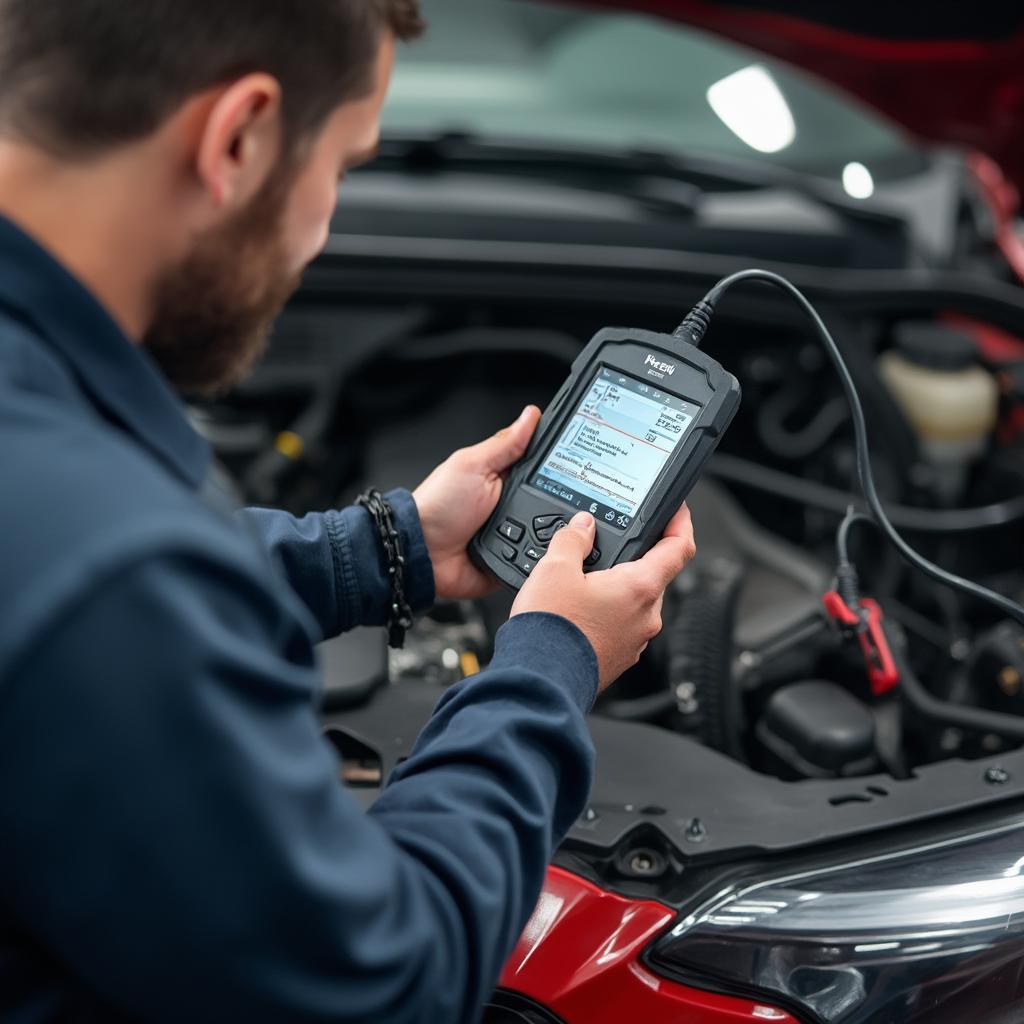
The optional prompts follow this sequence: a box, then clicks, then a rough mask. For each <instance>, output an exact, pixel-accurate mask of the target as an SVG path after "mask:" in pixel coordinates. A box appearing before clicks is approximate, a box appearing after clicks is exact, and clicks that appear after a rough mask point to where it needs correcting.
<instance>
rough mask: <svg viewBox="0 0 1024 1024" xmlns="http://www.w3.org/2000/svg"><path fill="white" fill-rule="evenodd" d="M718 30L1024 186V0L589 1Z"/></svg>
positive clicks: (1021, 186)
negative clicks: (880, 0)
mask: <svg viewBox="0 0 1024 1024" xmlns="http://www.w3.org/2000/svg"><path fill="white" fill-rule="evenodd" d="M588 2H589V3H594V4H605V5H606V6H611V7H622V8H630V9H632V10H645V11H648V12H651V13H654V14H660V15H663V16H665V17H667V18H673V19H675V20H677V21H682V22H685V23H687V24H689V25H695V26H697V27H699V28H703V29H707V30H709V31H711V32H714V33H716V34H718V35H720V36H723V37H724V38H727V39H730V40H733V41H734V42H738V43H742V44H744V45H746V46H750V47H752V48H754V49H756V50H760V51H761V52H763V53H765V54H768V55H769V56H772V57H776V58H779V59H780V60H784V61H788V62H789V63H790V64H794V65H796V66H798V67H801V68H804V69H806V70H807V71H810V72H812V73H814V74H816V75H818V76H820V77H821V78H824V79H827V80H829V81H830V82H833V83H834V84H835V85H837V86H839V87H840V88H842V89H844V90H846V91H847V92H848V93H851V94H853V95H854V96H856V97H858V98H859V99H861V100H863V101H864V102H866V103H867V104H869V105H870V106H873V107H875V108H876V109H878V110H879V111H881V112H882V113H884V114H886V115H888V116H889V117H890V118H891V119H892V120H894V121H897V122H898V123H900V124H902V125H903V126H904V127H905V128H907V129H908V130H909V131H910V132H911V133H912V134H914V135H916V136H918V137H919V138H922V139H927V140H929V141H932V142H946V143H955V144H956V145H959V146H962V147H965V148H967V149H968V150H972V151H975V152H978V153H981V154H984V155H986V156H988V157H990V158H991V159H992V160H994V161H995V162H996V163H997V164H998V165H999V167H1001V168H1002V171H1003V173H1004V174H1005V175H1006V177H1007V178H1008V179H1009V180H1010V181H1011V182H1013V183H1014V184H1015V185H1016V186H1017V187H1018V188H1024V4H1022V3H1020V0H1017V2H1016V3H1007V2H1005V0H1001V2H998V3H996V2H992V0H973V2H971V3H948V4H943V3H935V2H934V0H897V2H895V3H889V4H884V5H882V4H864V3H829V2H827V0H826V2H822V0H780V2H772V0H747V2H736V0H720V2H716V3H711V2H707V0H588Z"/></svg>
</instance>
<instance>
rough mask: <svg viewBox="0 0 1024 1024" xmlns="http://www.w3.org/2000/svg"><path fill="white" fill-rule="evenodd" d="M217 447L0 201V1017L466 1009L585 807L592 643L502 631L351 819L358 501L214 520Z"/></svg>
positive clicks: (363, 568) (421, 1016) (410, 533)
mask: <svg viewBox="0 0 1024 1024" xmlns="http://www.w3.org/2000/svg"><path fill="white" fill-rule="evenodd" d="M439 454H441V453H439ZM208 462H209V453H208V450H207V446H206V444H205V443H204V441H203V440H202V439H201V438H200V437H199V436H198V435H197V434H196V433H195V432H194V431H193V430H192V428H191V427H190V426H189V424H188V422H187V420H186V418H185V417H184V415H183V412H182V406H181V404H180V402H179V400H178V399H177V397H176V396H175V395H174V394H173V393H172V391H171V390H170V389H169V388H168V387H167V385H166V383H165V382H164V380H163V379H162V377H161V376H160V375H159V373H158V372H157V370H156V369H155V367H154V365H153V364H152V362H151V361H150V360H149V358H148V357H147V356H146V354H145V353H144V352H143V351H140V350H139V349H138V348H137V347H136V346H133V345H132V344H131V343H130V342H129V341H128V339H126V338H125V336H124V335H123V334H122V332H121V331H120V330H119V329H118V327H117V325H116V324H115V322H114V321H113V319H112V318H111V317H110V316H109V315H108V314H107V313H106V312H105V311H104V309H103V308H102V307H101V306H100V305H99V303H98V302H97V301H96V300H95V299H94V298H93V296H92V295H91V294H90V293H89V292H88V291H87V290H86V289H85V288H84V287H83V286H82V285H81V284H80V283H79V282H78V281H76V280H75V279H74V278H73V277H72V276H71V275H70V274H69V273H68V272H67V271H66V270H64V269H63V268H62V267H61V266H60V265H59V264H58V263H57V262H56V261H55V260H54V259H53V258H52V257H51V256H50V255H48V254H47V253H46V252H45V251H44V250H43V249H42V248H41V247H39V246H38V245H37V244H36V243H35V242H34V241H32V240H31V239H30V238H28V237H27V236H26V235H25V234H23V233H22V232H21V231H20V230H19V229H18V228H16V227H15V226H14V225H13V224H11V223H10V222H8V221H3V220H0V1020H2V1021H5V1022H7V1021H19V1022H21V1021H25V1022H29V1021H31V1022H44V1021H62V1022H64V1021H70V1022H76V1021H93V1020H96V1021H114V1020H119V1019H138V1018H143V1019H146V1020H154V1021H175V1022H183V1021H189V1022H196V1021H218V1022H228V1021H231V1022H234V1021H239V1022H246V1024H257V1022H261V1021H273V1022H292V1021H294V1022H314V1021H331V1022H336V1024H337V1022H349V1021H360V1022H375V1024H387V1022H398V1021H403V1022H404V1021H419V1022H425V1024H426V1022H429V1024H440V1022H446V1021H472V1020H474V1019H475V1018H476V1017H477V1016H478V1014H479V1007H480V1005H481V1003H482V1002H483V1001H484V1000H485V999H486V997H487V995H488V994H489V991H490V989H491V987H492V986H493V985H494V983H495V980H496V978H497V975H498V973H499V971H500V968H501V964H502V962H503V960H504V958H505V956H506V955H507V954H508V952H509V951H510V950H511V947H512V946H513V944H514V943H515V940H516V937H517V935H518V933H519V931H520V930H521V928H522V926H523V924H524V923H525V921H526V919H527V917H528V916H529V913H530V911H531V909H532V907H533V904H534V902H535V900H536V898H537V894H538V892H539V890H540V886H541V882H542V879H543V874H544V870H545V866H546V864H547V862H548V859H549V857H550V856H551V853H552V851H553V849H554V847H555V845H556V843H557V842H558V840H559V838H560V837H561V836H562V835H563V834H564V832H565V831H566V830H567V829H568V827H569V825H570V823H571V822H572V821H573V820H574V819H575V817H576V816H577V815H578V814H579V813H580V811H581V810H582V808H583V805H584V802H585V800H586V795H587V791H588V788H589V784H590V778H591V770H592V758H593V752H592V748H591V745H590V740H589V736H588V733H587V729H586V725H585V721H584V714H585V712H586V711H587V710H588V709H589V707H590V705H591V703H592V701H593V699H594V696H595V692H596V685H597V666H596V660H595V657H594V652H593V649H592V648H591V647H590V645H589V643H588V642H587V641H586V639H585V637H584V636H583V635H582V633H580V632H579V631H578V630H577V629H576V628H575V627H574V626H573V625H571V624H570V623H568V622H567V621H566V620H564V619H560V618H557V617H555V616H547V615H525V616H520V617H517V618H515V619H513V620H512V621H510V622H509V623H507V624H506V625H505V626H504V627H503V628H502V629H501V630H500V631H499V633H498V640H497V650H496V655H495V658H494V661H493V663H492V665H491V667H490V668H489V669H488V670H487V671H485V672H483V673H482V674H480V675H479V676H476V677H474V678H472V679H469V680H467V681H465V682H463V683H460V684H458V685H457V686H454V687H452V688H451V689H450V690H449V691H447V692H446V694H445V696H444V697H443V699H442V700H441V701H440V703H439V704H438V706H437V708H436V710H435V712H434V715H433V717H432V718H431V720H430V721H429V723H428V725H427V726H426V728H425V729H424V731H423V733H422V735H421V736H420V738H419V740H418V742H417V743H416V746H415V748H414V750H413V753H412V756H411V757H410V758H409V760H408V761H406V762H404V763H403V764H402V765H401V766H400V767H399V768H398V769H397V770H396V771H395V773H394V774H393V775H392V777H391V778H390V780H389V782H388V785H387V787H386V789H385V790H384V792H383V793H382V795H381V796H380V798H379V799H378V800H377V802H376V803H375V805H374V806H373V807H372V809H371V810H370V811H369V813H368V814H364V813H363V812H362V811H361V810H360V809H359V808H358V807H357V805H356V803H355V801H354V800H353V799H352V797H351V796H350V794H349V793H347V792H346V791H345V789H344V788H343V787H342V786H341V785H340V783H339V782H338V767H339V766H338V762H337V758H336V756H335V755H334V753H333V752H332V750H331V749H330V748H329V746H328V745H327V744H326V743H325V742H324V741H323V739H322V738H321V736H320V731H319V727H318V721H317V715H316V699H317V693H318V687H319V685H320V680H319V675H318V671H317V664H316V654H315V646H314V645H315V644H316V643H317V642H318V641H319V640H321V639H323V638H326V637H330V636H333V635H335V634H337V633H339V632H340V631H343V630H345V629H347V628H349V627H352V626H355V625H359V624H379V623H381V622H382V621H383V620H384V618H385V609H386V603H387V593H388V591H387V586H386V583H385V576H384V566H383V565H382V561H381V553H380V550H379V545H378V542H377V539H376V537H375V534H374V532H373V529H372V525H371V522H370V519H369V516H368V514H367V513H366V512H365V511H364V510H362V509H355V508H353V509H346V510H343V511H339V512H327V513H325V514H322V515H310V516H307V517H305V518H304V519H301V520H296V519H294V518H292V517H290V516H288V515H285V514H283V513H280V512H273V511H249V512H244V513H238V514H233V513H231V512H226V511H224V510H223V509H221V508H218V507H217V503H216V502H213V501H211V500H207V499H206V498H204V494H205V488H204V481H205V479H206V476H207V469H208ZM391 500H392V502H393V504H394V506H395V508H396V512H397V516H398V519H399V523H400V529H401V533H402V537H403V541H404V544H405V549H406V551H407V552H408V553H409V567H408V575H409V592H410V596H411V599H412V602H413V604H414V606H415V607H416V608H417V609H420V610H422V609H423V608H425V607H426V606H427V605H429V603H430V602H431V601H432V600H433V586H434V585H433V572H432V569H431V566H430V561H429V558H428V555H427V552H426V548H425V544H424V541H423V536H422V533H421V531H420V527H419V522H418V519H417V515H416V510H415V505H414V503H413V501H412V499H411V496H410V495H409V494H408V492H404V491H396V492H393V493H392V495H391Z"/></svg>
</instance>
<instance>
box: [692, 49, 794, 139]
mask: <svg viewBox="0 0 1024 1024" xmlns="http://www.w3.org/2000/svg"><path fill="white" fill-rule="evenodd" d="M707 96H708V103H710V104H711V109H712V110H713V111H714V112H715V113H716V114H717V115H718V116H719V118H721V120H722V122H723V123H724V124H725V126H726V127H727V128H728V129H729V130H730V131H731V132H732V133H733V134H734V135H736V136H737V137H738V138H740V139H741V140H742V141H743V142H745V143H746V144H747V145H748V146H750V148H751V149H756V150H757V151H758V152H759V153H778V152H779V151H780V150H782V149H785V148H786V147H787V146H789V145H790V144H791V143H792V142H793V140H794V139H795V138H796V124H795V122H794V121H793V113H792V111H791V110H790V109H789V104H788V103H786V98H785V97H784V96H783V95H782V92H781V91H780V90H779V87H778V86H777V85H776V84H775V79H774V78H772V76H771V74H770V73H769V72H768V70H767V69H766V68H764V67H762V66H761V65H760V64H751V65H750V66H749V67H745V68H741V69H740V70H739V71H735V72H733V73H732V74H731V75H726V77H725V78H722V79H719V81H717V82H715V83H714V84H713V85H712V86H710V87H709V88H708V93H707Z"/></svg>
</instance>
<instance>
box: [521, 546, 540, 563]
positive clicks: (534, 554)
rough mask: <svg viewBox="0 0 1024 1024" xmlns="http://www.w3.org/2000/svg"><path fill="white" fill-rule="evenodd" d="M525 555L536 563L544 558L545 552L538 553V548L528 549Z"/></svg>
mask: <svg viewBox="0 0 1024 1024" xmlns="http://www.w3.org/2000/svg"><path fill="white" fill-rule="evenodd" d="M523 554H524V555H526V557H527V558H532V559H533V561H535V562H539V561H540V560H541V559H542V558H543V557H544V552H543V551H538V550H537V548H527V549H526V550H525V551H524V552H523Z"/></svg>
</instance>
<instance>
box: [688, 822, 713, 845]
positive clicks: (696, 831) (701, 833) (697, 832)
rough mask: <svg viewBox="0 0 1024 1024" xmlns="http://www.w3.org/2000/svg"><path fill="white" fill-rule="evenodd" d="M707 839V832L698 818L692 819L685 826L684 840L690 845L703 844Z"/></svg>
mask: <svg viewBox="0 0 1024 1024" xmlns="http://www.w3.org/2000/svg"><path fill="white" fill-rule="evenodd" d="M707 837H708V830H707V829H706V828H705V827H704V822H703V821H701V820H700V818H693V819H692V820H691V821H690V824H689V825H687V826H686V838H687V840H689V842H691V843H703V842H704V840H705V839H707Z"/></svg>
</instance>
